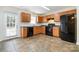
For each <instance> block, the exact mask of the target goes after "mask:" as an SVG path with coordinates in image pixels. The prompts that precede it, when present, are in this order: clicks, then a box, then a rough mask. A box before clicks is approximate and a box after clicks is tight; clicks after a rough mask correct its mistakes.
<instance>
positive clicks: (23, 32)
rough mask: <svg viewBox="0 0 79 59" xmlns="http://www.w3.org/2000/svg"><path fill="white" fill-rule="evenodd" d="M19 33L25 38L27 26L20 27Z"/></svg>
mask: <svg viewBox="0 0 79 59" xmlns="http://www.w3.org/2000/svg"><path fill="white" fill-rule="evenodd" d="M20 34H21V38H26V37H27V27H22V28H21V29H20Z"/></svg>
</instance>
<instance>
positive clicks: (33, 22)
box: [31, 15, 37, 24]
mask: <svg viewBox="0 0 79 59" xmlns="http://www.w3.org/2000/svg"><path fill="white" fill-rule="evenodd" d="M36 18H37V16H34V15H32V16H31V23H32V24H36Z"/></svg>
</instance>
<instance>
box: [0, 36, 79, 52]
mask: <svg viewBox="0 0 79 59" xmlns="http://www.w3.org/2000/svg"><path fill="white" fill-rule="evenodd" d="M74 51H79V46H77V45H75V44H73V43H70V42H66V41H63V40H61V39H60V38H56V37H51V36H46V35H42V34H40V35H36V36H32V37H29V38H25V39H22V38H17V39H12V40H7V41H3V42H0V52H74Z"/></svg>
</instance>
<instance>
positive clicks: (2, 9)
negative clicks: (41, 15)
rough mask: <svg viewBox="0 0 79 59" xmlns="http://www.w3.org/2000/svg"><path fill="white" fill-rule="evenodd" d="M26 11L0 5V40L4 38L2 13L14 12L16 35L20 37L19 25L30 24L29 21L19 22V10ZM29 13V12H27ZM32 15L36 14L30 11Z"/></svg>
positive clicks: (4, 27) (4, 23)
mask: <svg viewBox="0 0 79 59" xmlns="http://www.w3.org/2000/svg"><path fill="white" fill-rule="evenodd" d="M22 11H24V12H28V11H26V10H23V9H19V8H15V7H4V6H3V7H0V41H1V40H5V39H6V20H5V18H4V14H5V13H7V12H11V13H16V14H17V17H18V19H17V21H16V22H17V37H20V26H22V25H30V23H21V22H20V12H22ZM28 13H30V12H28ZM31 14H32V15H36V14H33V13H31Z"/></svg>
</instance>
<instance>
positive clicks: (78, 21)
mask: <svg viewBox="0 0 79 59" xmlns="http://www.w3.org/2000/svg"><path fill="white" fill-rule="evenodd" d="M76 44H77V45H79V6H77V43H76Z"/></svg>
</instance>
